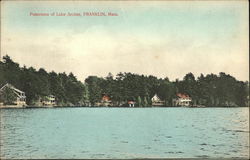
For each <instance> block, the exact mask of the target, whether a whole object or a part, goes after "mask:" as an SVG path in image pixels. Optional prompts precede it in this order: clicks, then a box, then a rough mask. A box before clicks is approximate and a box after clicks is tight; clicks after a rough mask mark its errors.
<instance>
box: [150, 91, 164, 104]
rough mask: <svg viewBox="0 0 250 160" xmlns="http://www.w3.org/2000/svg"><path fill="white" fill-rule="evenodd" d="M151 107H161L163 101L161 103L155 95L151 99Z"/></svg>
mask: <svg viewBox="0 0 250 160" xmlns="http://www.w3.org/2000/svg"><path fill="white" fill-rule="evenodd" d="M151 102H152V106H163V105H164V101H162V100H161V99H160V98H159V97H158V95H157V94H155V95H154V96H153V97H152V98H151Z"/></svg>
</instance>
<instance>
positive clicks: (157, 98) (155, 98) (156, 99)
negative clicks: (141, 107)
mask: <svg viewBox="0 0 250 160" xmlns="http://www.w3.org/2000/svg"><path fill="white" fill-rule="evenodd" d="M151 100H152V101H160V100H161V99H160V98H159V96H158V95H157V94H155V95H154V96H153V97H152V98H151Z"/></svg>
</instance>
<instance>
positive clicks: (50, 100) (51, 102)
mask: <svg viewBox="0 0 250 160" xmlns="http://www.w3.org/2000/svg"><path fill="white" fill-rule="evenodd" d="M41 103H42V105H43V106H55V105H56V97H55V96H53V95H48V96H46V97H45V99H44V100H41Z"/></svg>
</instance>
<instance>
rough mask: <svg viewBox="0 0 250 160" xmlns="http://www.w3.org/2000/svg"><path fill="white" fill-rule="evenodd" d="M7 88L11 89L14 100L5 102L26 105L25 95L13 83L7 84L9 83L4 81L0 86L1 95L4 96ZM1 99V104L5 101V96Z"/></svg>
mask: <svg viewBox="0 0 250 160" xmlns="http://www.w3.org/2000/svg"><path fill="white" fill-rule="evenodd" d="M7 89H10V90H11V91H13V93H14V96H15V100H14V101H12V102H7V103H10V104H14V105H16V106H26V96H25V93H24V92H23V91H21V90H19V89H17V88H15V87H14V86H13V85H11V84H9V83H6V84H5V85H4V86H3V87H2V88H0V95H1V97H4V96H5V95H4V94H6V92H5V91H6V90H7ZM7 96H8V95H7ZM1 100H2V101H3V102H1V103H2V105H3V104H4V103H5V102H4V101H6V100H5V98H1Z"/></svg>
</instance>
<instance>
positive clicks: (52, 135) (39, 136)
mask: <svg viewBox="0 0 250 160" xmlns="http://www.w3.org/2000/svg"><path fill="white" fill-rule="evenodd" d="M0 112H1V126H0V127H1V128H0V129H1V130H0V133H1V135H0V136H1V143H0V145H1V146H0V147H1V148H0V152H1V158H70V159H72V158H183V157H185V158H194V157H196V158H199V157H200V158H205V157H208V158H219V157H225V158H232V157H241V158H248V157H249V153H248V151H249V108H40V109H38V108H37V109H1V110H0Z"/></svg>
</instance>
